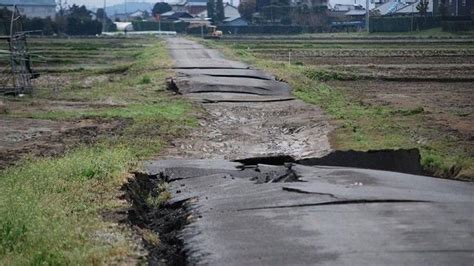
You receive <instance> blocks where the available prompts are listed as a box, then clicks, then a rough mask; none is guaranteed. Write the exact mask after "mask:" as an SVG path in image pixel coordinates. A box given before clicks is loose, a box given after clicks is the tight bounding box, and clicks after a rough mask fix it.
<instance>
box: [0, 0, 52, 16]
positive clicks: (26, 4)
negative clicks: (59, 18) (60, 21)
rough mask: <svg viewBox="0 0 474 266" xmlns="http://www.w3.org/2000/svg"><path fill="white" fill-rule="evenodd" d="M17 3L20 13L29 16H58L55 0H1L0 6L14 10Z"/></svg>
mask: <svg viewBox="0 0 474 266" xmlns="http://www.w3.org/2000/svg"><path fill="white" fill-rule="evenodd" d="M15 4H16V6H17V8H18V10H19V11H20V13H21V14H22V15H24V16H26V17H29V18H47V17H50V18H55V17H56V1H55V0H20V1H18V0H0V8H5V7H6V8H8V9H10V10H12V9H13V5H15Z"/></svg>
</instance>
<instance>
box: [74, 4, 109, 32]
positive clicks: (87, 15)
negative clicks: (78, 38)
mask: <svg viewBox="0 0 474 266" xmlns="http://www.w3.org/2000/svg"><path fill="white" fill-rule="evenodd" d="M91 13H92V12H91V11H89V10H87V8H86V7H85V6H84V5H82V6H78V5H72V6H71V7H70V8H69V10H68V12H67V17H66V22H67V26H66V33H67V34H69V35H96V34H100V33H101V32H102V23H100V22H99V21H98V20H92V15H91Z"/></svg>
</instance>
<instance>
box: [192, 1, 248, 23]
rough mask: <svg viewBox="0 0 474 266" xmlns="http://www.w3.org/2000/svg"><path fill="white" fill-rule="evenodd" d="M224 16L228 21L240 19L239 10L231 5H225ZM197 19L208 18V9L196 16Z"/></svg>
mask: <svg viewBox="0 0 474 266" xmlns="http://www.w3.org/2000/svg"><path fill="white" fill-rule="evenodd" d="M224 16H225V19H226V20H235V19H237V18H240V13H239V9H238V8H237V7H236V6H233V5H231V4H229V3H225V4H224ZM196 17H199V18H207V17H208V16H207V9H206V10H204V11H202V12H201V13H199V14H196Z"/></svg>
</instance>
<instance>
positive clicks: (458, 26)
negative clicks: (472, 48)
mask: <svg viewBox="0 0 474 266" xmlns="http://www.w3.org/2000/svg"><path fill="white" fill-rule="evenodd" d="M441 27H442V29H443V31H450V32H460V31H472V30H474V22H473V21H443V22H442V23H441Z"/></svg>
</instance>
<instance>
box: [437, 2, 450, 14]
mask: <svg viewBox="0 0 474 266" xmlns="http://www.w3.org/2000/svg"><path fill="white" fill-rule="evenodd" d="M446 1H447V0H441V1H440V3H439V7H438V10H439V14H440V15H441V16H442V17H446V16H447V15H448V4H447V3H446Z"/></svg>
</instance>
